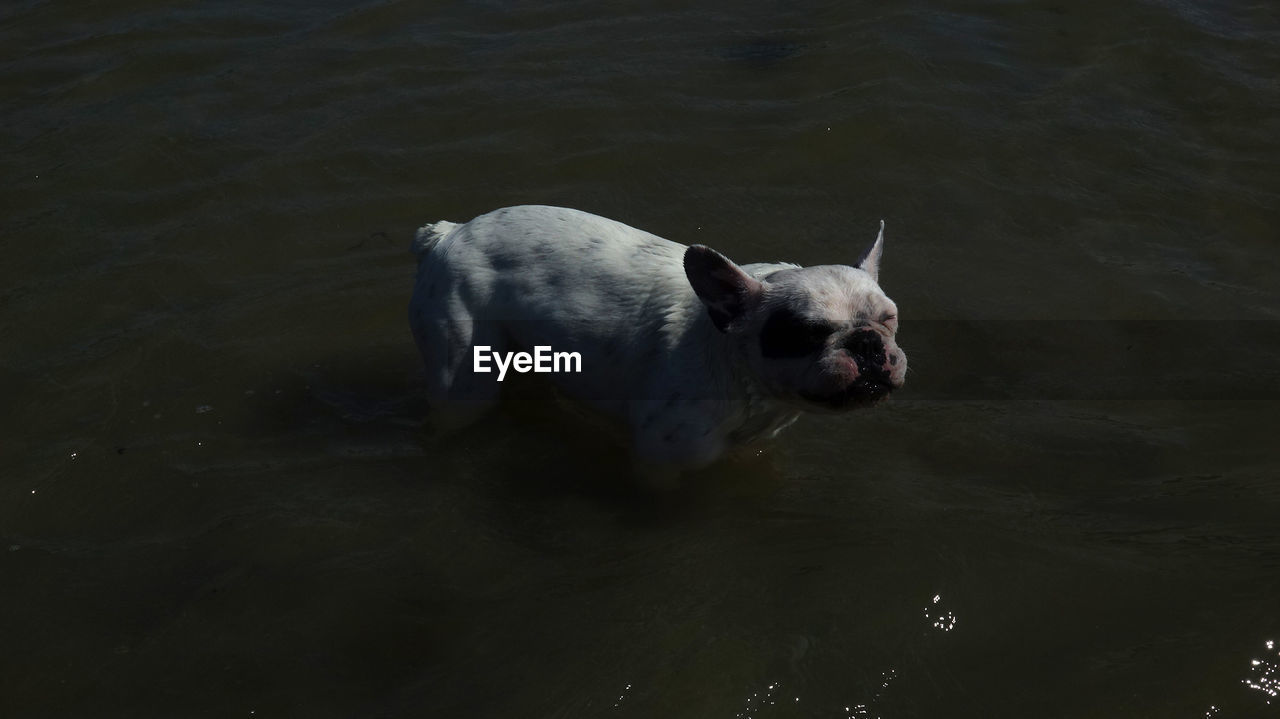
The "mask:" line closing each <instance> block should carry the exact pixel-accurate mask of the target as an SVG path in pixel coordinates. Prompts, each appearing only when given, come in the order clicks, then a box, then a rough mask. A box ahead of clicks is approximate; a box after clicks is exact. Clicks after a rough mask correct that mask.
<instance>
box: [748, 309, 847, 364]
mask: <svg viewBox="0 0 1280 719" xmlns="http://www.w3.org/2000/svg"><path fill="white" fill-rule="evenodd" d="M831 330H832V328H831V325H829V324H827V323H826V322H822V321H820V320H811V319H807V318H805V317H801V316H800V315H798V314H796V313H794V312H792V311H791V310H786V309H782V310H778V311H777V312H774V313H773V314H772V315H770V316H769V319H767V320H765V322H764V327H762V328H761V329H760V354H762V355H764V356H765V357H774V358H776V357H804V356H806V355H810V354H813V353H814V352H817V351H818V350H820V349H822V348H823V347H824V346H825V345H826V343H827V338H828V337H830V336H831Z"/></svg>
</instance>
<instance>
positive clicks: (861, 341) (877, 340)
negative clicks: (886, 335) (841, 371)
mask: <svg viewBox="0 0 1280 719" xmlns="http://www.w3.org/2000/svg"><path fill="white" fill-rule="evenodd" d="M844 348H845V350H847V351H848V352H849V355H850V356H851V357H853V361H854V362H856V363H857V364H858V374H859V375H860V376H862V377H864V378H866V379H869V380H875V381H877V382H883V383H885V384H888V383H889V370H888V369H887V367H886V363H887V360H886V358H885V351H884V339H883V338H881V337H880V335H878V334H876V333H875V332H874V331H872V330H857V331H855V332H853V333H852V334H850V335H849V338H848V339H846V340H845V342H844Z"/></svg>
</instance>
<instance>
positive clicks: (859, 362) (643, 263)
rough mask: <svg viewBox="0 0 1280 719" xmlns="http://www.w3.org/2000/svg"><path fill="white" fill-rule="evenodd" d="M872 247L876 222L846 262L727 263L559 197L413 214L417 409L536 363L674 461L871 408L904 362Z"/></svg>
mask: <svg viewBox="0 0 1280 719" xmlns="http://www.w3.org/2000/svg"><path fill="white" fill-rule="evenodd" d="M883 245H884V223H883V222H882V223H881V224H880V235H879V236H878V237H877V238H876V240H875V243H874V244H873V245H872V246H871V248H870V249H869V250H868V251H867V252H866V253H865V254H864V255H863V257H862V258H861V259H860V260H858V261H857V262H855V263H854V266H849V265H818V266H814V267H799V266H797V265H793V264H786V263H772V264H764V263H762V264H748V265H742V266H739V265H736V264H734V263H733V262H731V261H730V260H729V259H728V258H726V257H725V256H723V255H721V254H720V253H718V252H716V251H715V250H712V249H711V248H709V247H704V246H702V245H693V246H691V247H686V246H684V245H680V244H677V243H675V242H671V241H669V240H664V239H662V238H661V237H657V236H655V235H651V234H649V233H647V232H643V231H641V230H637V229H635V228H633V227H628V226H627V225H624V224H622V223H619V222H614V221H613V220H608V219H605V218H603V217H598V216H596V215H591V214H588V213H585V212H580V211H578V210H570V209H565V208H560V207H545V206H521V207H508V208H505V209H501V210H496V211H494V212H490V213H488V214H486V215H481V216H480V217H477V218H475V219H474V220H471V221H470V222H468V223H466V224H463V225H458V224H454V223H452V222H437V223H434V224H430V225H426V226H425V227H423V228H421V229H420V230H418V233H417V237H416V239H415V240H414V243H413V251H414V253H416V254H417V256H418V276H417V282H416V284H415V287H414V292H413V299H412V300H411V301H410V304H409V319H410V324H411V326H412V328H413V335H414V339H415V340H416V341H417V344H418V349H419V351H420V352H421V353H422V358H423V361H424V362H425V363H426V370H427V391H428V395H429V400H430V402H431V405H432V412H433V417H434V419H435V421H436V422H438V423H441V424H444V425H449V426H457V425H460V424H465V423H467V422H469V421H471V420H473V419H475V418H476V417H478V416H479V414H480V413H482V412H483V411H485V410H486V409H488V408H490V407H491V406H492V405H493V404H494V403H495V402H496V401H497V400H498V395H499V390H500V389H501V387H502V384H501V382H500V381H499V377H500V376H501V375H500V374H499V372H498V371H497V370H502V372H505V371H506V370H507V369H510V368H512V367H514V368H515V369H516V370H517V371H526V370H527V369H529V368H530V367H533V368H534V369H536V370H537V371H544V370H547V369H550V370H552V371H553V374H551V377H552V381H553V382H554V383H555V384H556V385H557V386H558V387H559V388H560V389H561V390H562V391H563V392H564V393H565V394H567V395H569V396H570V397H573V398H575V399H577V400H578V401H580V402H582V403H585V404H587V405H588V406H590V407H594V408H595V409H597V410H600V411H601V412H603V413H605V414H606V415H609V416H611V417H613V418H615V419H617V420H620V421H621V422H622V423H623V425H624V428H626V429H627V431H628V432H629V433H630V435H631V438H632V441H633V448H634V450H635V453H636V455H637V457H638V458H639V459H641V460H643V461H645V462H647V463H652V464H655V465H659V466H668V467H677V468H690V467H698V466H702V465H705V464H708V463H710V462H712V461H714V460H715V459H717V458H718V457H720V456H721V455H722V454H723V453H724V452H725V451H726V450H727V449H730V448H732V447H734V446H737V445H741V444H745V443H748V442H752V441H755V440H758V439H766V438H772V437H773V436H774V435H776V434H777V433H778V432H779V431H780V430H782V429H783V428H784V427H786V426H787V425H788V424H790V423H791V422H793V421H794V420H795V419H796V417H797V416H798V415H799V412H800V411H801V410H804V409H816V410H828V411H830V410H845V409H851V408H854V407H859V406H863V405H868V404H871V403H873V402H875V401H877V400H879V399H881V398H883V397H885V396H886V395H887V394H888V393H889V392H890V391H891V390H893V389H897V388H898V387H901V386H902V382H903V378H904V376H905V374H906V371H907V359H906V355H905V354H903V352H902V350H901V349H900V348H899V347H898V346H897V343H896V342H895V339H894V335H895V333H896V332H897V329H898V318H897V314H898V311H897V307H896V306H895V305H894V303H893V301H891V300H890V299H889V298H888V297H886V296H885V294H884V292H883V291H881V289H880V286H879V284H878V283H877V274H878V270H879V265H880V255H881V251H882V249H883ZM517 349H519V350H525V351H526V352H533V354H532V355H525V356H523V357H521V356H519V355H514V359H512V358H513V355H512V354H510V353H511V351H512V350H517ZM575 353H576V355H577V356H578V357H579V363H578V366H576V367H574V366H572V363H570V362H569V361H568V360H569V359H570V358H571V356H572V355H573V354H575ZM504 358H505V359H506V364H505V366H504V365H503V364H502V363H503V359H504ZM552 359H555V362H553V361H552ZM560 359H565V360H566V362H565V363H563V364H562V363H560V362H559V360H560ZM556 365H559V366H556ZM522 368H523V369H522ZM485 369H488V370H489V371H483V370H485ZM556 370H558V372H557V371H556ZM574 370H578V371H574Z"/></svg>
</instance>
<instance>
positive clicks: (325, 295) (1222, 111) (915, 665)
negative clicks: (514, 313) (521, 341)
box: [0, 0, 1280, 719]
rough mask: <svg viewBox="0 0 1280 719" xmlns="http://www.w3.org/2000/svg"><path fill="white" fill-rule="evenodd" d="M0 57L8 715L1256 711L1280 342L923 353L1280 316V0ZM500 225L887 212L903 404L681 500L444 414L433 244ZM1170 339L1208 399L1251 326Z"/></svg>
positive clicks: (604, 17)
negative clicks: (1172, 367)
mask: <svg viewBox="0 0 1280 719" xmlns="http://www.w3.org/2000/svg"><path fill="white" fill-rule="evenodd" d="M0 48H2V49H0V97H2V98H4V99H3V100H0V103H2V107H3V113H2V115H0V143H3V145H2V146H3V150H4V151H3V153H2V155H0V157H2V158H3V159H0V167H2V168H3V170H4V176H5V178H6V182H5V191H4V192H3V193H0V233H2V234H0V237H3V245H2V246H3V251H4V260H3V262H0V273H2V274H0V332H2V334H3V337H4V340H3V349H2V350H0V387H3V389H4V397H5V398H6V408H7V410H6V411H5V412H4V413H2V414H0V423H3V424H0V437H3V439H0V468H2V471H0V497H3V499H2V500H0V544H2V545H3V547H2V548H3V550H4V551H3V552H0V577H2V578H3V586H4V589H3V591H0V636H2V637H3V641H0V714H3V715H4V716H12V717H42V718H43V717H71V716H130V717H137V716H157V717H159V716H313V717H316V716H335V717H351V716H440V717H471V716H475V717H481V716H484V717H488V716H507V715H511V716H516V715H518V716H537V717H584V716H605V715H610V716H612V715H617V716H631V717H655V716H672V717H700V718H703V717H723V718H725V719H730V718H731V717H760V718H762V719H763V718H765V717H824V718H835V717H848V716H854V717H874V716H879V717H884V719H900V718H904V717H937V716H946V717H1025V716H1041V717H1059V716H1060V717H1091V716H1116V717H1161V718H1163V717H1215V718H1220V719H1226V718H1228V717H1264V716H1276V715H1280V700H1277V698H1276V697H1275V693H1276V690H1277V684H1276V676H1277V672H1278V671H1280V652H1277V650H1276V645H1275V642H1276V641H1280V617H1278V616H1277V614H1276V607H1277V601H1276V597H1277V595H1278V594H1280V530H1278V529H1277V522H1276V517H1277V511H1278V510H1280V453H1278V452H1277V450H1276V445H1275V441H1274V437H1275V435H1276V431H1277V428H1278V425H1280V422H1277V420H1276V417H1277V416H1278V415H1277V412H1276V410H1277V407H1276V400H1277V394H1276V393H1275V387H1276V385H1275V384H1274V377H1275V375H1274V367H1273V366H1264V364H1254V365H1252V366H1250V365H1247V364H1246V365H1245V366H1244V367H1242V368H1237V369H1238V372H1234V373H1233V378H1232V379H1231V383H1230V384H1231V386H1232V387H1233V388H1234V390H1233V393H1232V394H1231V396H1230V397H1227V398H1225V399H1221V400H1214V399H1205V398H1204V395H1203V394H1202V393H1197V392H1190V391H1188V392H1185V393H1184V392H1182V391H1181V390H1180V389H1178V388H1176V387H1175V388H1173V389H1169V388H1164V389H1161V390H1160V391H1158V392H1155V393H1150V392H1148V393H1138V394H1136V395H1129V394H1125V393H1124V392H1122V391H1121V392H1118V393H1108V392H1102V393H1101V396H1094V395H1093V394H1090V393H1088V392H1082V393H1081V394H1080V395H1072V394H1071V393H1067V394H1066V395H1063V394H1061V393H1058V394H1052V395H1047V394H1046V395H1039V394H1036V393H1035V392H1034V391H1028V392H1027V393H1026V394H1018V393H1014V394H1013V395H1012V396H1011V397H1010V396H1004V395H1000V394H999V393H995V392H983V391H970V392H964V393H959V394H958V396H951V395H947V394H946V393H945V392H943V391H942V390H944V389H945V388H946V387H947V386H948V385H949V384H950V383H951V382H952V381H953V380H955V381H959V380H968V381H970V382H971V384H969V385H966V386H967V387H979V388H982V387H988V389H989V388H990V387H989V385H992V384H997V385H998V384H1000V382H999V375H998V374H993V376H994V377H995V378H996V380H995V381H989V382H987V383H986V384H985V385H984V384H983V383H982V382H978V383H976V384H973V383H972V379H973V378H972V377H971V376H962V374H963V373H962V372H961V370H960V368H963V372H964V373H973V372H978V373H981V372H982V368H983V366H984V364H983V362H980V361H975V359H974V356H973V354H972V352H973V347H974V345H975V344H976V343H974V342H969V343H967V344H964V345H959V346H962V347H963V348H964V354H963V355H962V356H959V357H957V356H955V355H956V354H958V353H957V352H956V351H955V347H956V346H957V345H953V344H951V343H950V342H946V341H944V340H943V339H940V338H943V337H945V336H946V335H945V333H940V332H937V331H929V330H928V329H927V328H929V327H936V326H938V325H937V324H936V322H937V321H943V320H945V321H961V322H969V323H981V322H987V321H994V320H1001V321H1014V322H1016V323H1017V324H1016V325H1014V326H1016V327H1022V328H1024V329H1023V330H1022V331H1023V332H1025V333H1026V334H1027V336H1028V338H1029V339H1028V341H1029V343H1031V344H1033V345H1034V346H1036V347H1044V346H1049V347H1052V346H1057V345H1055V343H1054V341H1053V340H1055V338H1054V337H1051V336H1049V335H1050V334H1051V333H1057V332H1059V331H1061V330H1060V328H1062V327H1068V328H1070V327H1071V326H1073V323H1076V324H1078V323H1079V321H1088V322H1093V321H1096V320H1108V321H1109V320H1141V321H1152V320H1157V321H1169V326H1170V327H1174V328H1177V327H1181V326H1185V325H1181V324H1179V322H1177V321H1190V320H1194V321H1195V323H1194V324H1192V325H1190V326H1192V327H1198V328H1202V329H1203V328H1204V327H1210V328H1216V327H1220V326H1228V327H1231V326H1234V327H1236V328H1237V330H1239V328H1240V327H1247V326H1248V325H1238V324H1237V325H1231V324H1229V323H1232V322H1235V321H1239V320H1247V321H1250V322H1255V323H1259V324H1257V325H1256V326H1258V327H1265V328H1271V327H1273V326H1274V325H1272V324H1271V323H1273V322H1274V321H1275V320H1276V319H1278V314H1280V296H1278V291H1277V283H1276V282H1275V279H1274V278H1275V277H1276V276H1277V271H1278V270H1280V247H1278V246H1277V234H1276V229H1275V228H1276V227H1277V226H1280V168H1278V167H1277V161H1278V160H1280V140H1278V139H1277V138H1280V82H1278V81H1277V80H1276V78H1277V77H1280V13H1278V12H1277V10H1276V9H1275V6H1274V5H1272V4H1268V3H1262V2H1237V1H1228V2H1219V3H1211V4H1204V3H1183V2H1132V1H1126V2H1120V3H1099V2H1086V3H1070V4H1059V3H1053V2H995V1H988V2H961V3H951V4H945V5H944V4H934V3H925V2H898V1H894V2H882V3H848V2H845V3H828V4H819V3H801V4H793V3H779V2H764V3H754V4H751V5H750V6H749V7H742V6H741V5H740V4H714V3H702V4H700V5H699V7H698V8H697V9H688V8H686V7H684V6H683V5H682V4H677V3H653V4H645V3H636V2H624V3H615V4H611V5H610V6H609V7H608V8H604V7H603V6H601V5H600V4H598V3H585V2H555V3H540V4H517V3H498V2H489V3H480V2H477V3H468V4H440V6H439V7H433V8H429V7H422V6H419V5H416V4H411V3H399V2H366V3H352V4H348V5H342V4H339V3H332V2H321V3H273V4H269V6H261V4H255V3H244V2H237V1H234V0H232V1H229V2H223V3H217V4H190V3H187V4H176V3H175V4H173V5H172V6H161V5H158V4H154V3H144V2H137V1H136V0H135V1H133V2H128V1H123V2H115V3H96V4H71V5H68V4H66V3H49V2H31V1H25V2H24V1H15V2H11V3H9V4H7V5H6V6H5V7H4V9H2V10H0ZM523 202H538V203H548V204H560V205H567V206H572V207H578V208H582V209H586V210H590V211H593V212H596V213H598V214H602V215H606V216H609V217H612V218H615V219H619V220H622V221H624V222H628V223H630V224H633V225H635V226H638V227H641V228H644V229H646V230H649V231H652V232H655V233H658V234H661V235H664V236H666V237H670V238H672V239H675V240H677V241H682V242H686V243H689V242H703V243H706V244H710V245H712V246H715V247H717V248H718V249H721V250H722V251H725V252H726V253H728V254H729V255H730V256H732V257H735V258H737V259H740V260H742V261H753V260H775V259H785V260H792V261H797V262H802V263H818V262H833V261H840V260H841V259H843V258H847V259H852V258H853V257H856V255H857V253H858V252H859V251H861V249H862V248H863V247H864V245H865V243H866V242H867V241H868V240H870V239H871V238H872V237H873V236H874V232H875V229H876V227H877V223H878V220H879V219H880V218H884V219H885V220H886V221H887V247H886V254H885V259H884V264H883V267H882V274H881V276H882V283H883V284H884V286H885V288H886V289H887V290H888V292H889V294H890V295H891V296H892V297H893V298H894V299H895V300H896V301H897V303H898V305H899V306H900V308H901V311H902V316H903V320H902V330H901V334H900V338H901V340H902V344H903V346H904V347H905V348H906V350H907V352H908V353H909V354H910V356H911V362H912V365H911V366H912V372H913V373H914V375H915V378H913V379H909V380H908V385H907V389H906V390H904V391H903V393H902V394H901V395H900V396H899V397H897V398H895V400H894V401H893V402H892V403H890V404H888V405H886V406H883V407H879V408H876V409H874V410H872V411H870V412H867V413H861V414H855V415H848V416H839V417H819V416H812V417H807V418H805V419H804V420H802V421H801V422H800V423H799V424H798V425H797V426H795V427H793V428H792V429H791V430H790V431H789V432H788V433H787V434H786V435H784V436H783V438H782V440H781V441H780V442H779V443H778V445H777V446H776V447H775V448H774V449H773V450H772V451H771V452H770V453H769V454H768V455H767V456H765V457H761V458H755V459H751V460H742V461H736V462H730V463H726V464H723V465H720V466H718V467H716V468H714V469H712V470H710V471H708V472H706V473H703V475H701V476H699V477H698V478H697V481H696V482H695V484H694V486H692V487H691V488H689V489H688V490H686V491H684V492H682V493H679V494H677V495H674V496H669V497H651V496H645V495H641V494H637V493H636V492H634V491H631V490H629V489H627V488H625V486H624V485H623V484H622V483H621V482H620V481H619V478H618V475H619V473H620V468H621V467H622V466H624V464H625V457H624V455H623V454H622V453H621V452H620V451H619V450H618V449H616V448H615V447H613V446H611V445H610V444H609V443H608V441H607V439H606V438H605V437H604V436H602V435H600V434H598V433H596V432H595V431H593V429H592V428H590V427H584V426H581V425H579V424H576V423H575V422H576V420H574V419H572V418H568V419H567V418H566V416H565V415H564V414H562V413H560V412H558V411H557V410H555V409H554V408H545V407H541V406H536V405H531V404H529V403H523V404H519V403H517V404H513V405H510V406H508V407H507V408H506V410H504V411H503V412H502V413H500V414H499V415H497V416H495V417H493V418H492V419H490V420H488V421H486V422H485V423H483V424H482V425H480V426H478V427H476V428H475V429H474V430H472V431H469V432H465V433H463V434H461V435H459V436H456V437H452V438H447V439H441V438H437V437H431V436H429V435H427V434H426V433H424V432H423V431H422V430H421V428H420V426H419V422H420V420H421V418H422V416H423V413H424V411H425V407H424V405H423V403H422V401H421V399H420V396H421V395H420V393H421V380H420V376H419V372H420V370H419V366H418V360H417V357H416V355H415V351H414V349H413V347H412V342H411V340H410V337H409V334H408V329H407V322H406V320H405V311H404V310H405V304H406V302H407V299H408V296H409V292H410V285H411V278H412V272H413V266H412V261H411V258H410V256H409V255H408V252H407V246H408V240H409V237H410V235H411V232H412V229H413V228H414V227H416V226H418V225H420V224H422V223H423V222H426V221H434V220H439V219H452V220H458V221H463V220H466V219H469V218H470V217H473V216H474V215H476V214H478V213H480V212H483V211H486V210H489V209H493V208H495V207H499V206H503V205H508V204H515V203H523ZM1043 320H1055V322H1041V321H1043ZM913 322H914V323H915V326H916V327H918V328H920V329H918V330H916V334H915V335H914V338H913V330H912V327H913ZM931 322H933V323H935V324H930V323H931ZM1223 323H1227V324H1223ZM1090 326H1093V325H1090ZM1105 326H1106V327H1113V326H1112V325H1105ZM1055 328H1056V329H1055ZM1173 331H1174V332H1175V333H1176V332H1178V330H1176V329H1175V330H1173ZM1270 331H1271V333H1272V334H1274V330H1270ZM1186 334H1187V342H1188V343H1190V344H1191V345H1192V346H1194V347H1197V348H1198V349H1199V350H1200V352H1199V353H1198V354H1196V355H1195V357H1196V360H1195V361H1194V362H1190V361H1189V363H1188V369H1191V368H1195V369H1198V370H1199V371H1200V372H1201V376H1202V378H1203V379H1202V381H1203V383H1204V384H1205V385H1208V386H1211V387H1212V386H1214V385H1215V383H1216V382H1217V381H1219V378H1216V377H1215V376H1214V375H1215V370H1216V369H1217V368H1218V367H1220V366H1222V365H1221V364H1220V363H1221V362H1224V361H1229V360H1230V358H1231V357H1235V356H1236V348H1234V347H1233V346H1232V344H1230V343H1221V342H1208V341H1205V339H1204V338H1205V337H1206V336H1208V337H1210V338H1219V337H1238V336H1239V335H1240V332H1239V331H1236V332H1225V333H1223V334H1221V335H1219V334H1214V333H1213V332H1209V334H1208V335H1204V334H1202V333H1200V332H1190V331H1188V332H1186ZM1103 336H1107V335H1106V334H1105V333H1104V334H1103ZM1056 341H1057V343H1058V345H1061V344H1062V343H1061V339H1060V338H1057V340H1056ZM1245 342H1246V343H1247V337H1246V339H1245ZM1202 345H1203V346H1202ZM1268 347H1269V345H1268ZM1268 347H1263V348H1261V349H1262V350H1267V351H1270V350H1269V349H1268ZM1245 349H1249V350H1250V351H1254V350H1258V348H1253V347H1250V348H1245ZM1259 351H1261V350H1259ZM1015 356H1016V355H1015ZM1029 356H1034V353H1033V354H1032V355H1029ZM1249 356H1260V357H1267V356H1274V355H1267V354H1266V352H1265V351H1261V354H1258V353H1256V352H1255V354H1252V355H1249ZM1003 357H1006V356H1005V355H1004V354H1003V353H999V356H997V357H995V360H1001V359H1002V358H1003ZM1021 364H1022V363H1021V361H1014V360H1012V359H1009V360H1007V361H1004V362H1003V363H1002V364H1001V363H998V366H999V367H1000V368H1001V369H1002V370H1007V369H1009V368H1010V367H1013V368H1014V369H1017V368H1018V367H1019V366H1020V365H1021ZM1081 365H1082V366H1081V367H1080V386H1081V387H1082V388H1083V387H1088V386H1091V385H1092V383H1094V382H1095V381H1096V376H1097V375H1098V374H1099V373H1101V374H1105V368H1100V367H1098V366H1096V365H1093V366H1091V365H1090V364H1087V363H1083V362H1082V363H1081ZM1239 372H1243V373H1244V374H1243V375H1241V374H1239ZM1268 373H1270V374H1268ZM1191 375H1192V376H1193V377H1194V376H1195V373H1194V372H1191ZM1242 377H1243V379H1241V378H1242ZM1266 382H1272V384H1269V385H1267V384H1266ZM1251 383H1259V384H1260V385H1265V388H1266V391H1260V393H1259V397H1261V399H1251V398H1250V397H1249V396H1248V394H1247V391H1245V392H1243V393H1242V392H1241V389H1240V388H1242V387H1243V388H1246V390H1247V388H1248V387H1249V386H1250V385H1251ZM1188 384H1189V385H1196V384H1199V383H1198V382H1196V381H1195V380H1194V379H1192V380H1190V381H1189V382H1188ZM1029 386H1033V387H1034V383H1033V385H1029ZM913 389H914V391H915V394H913V393H912V392H913Z"/></svg>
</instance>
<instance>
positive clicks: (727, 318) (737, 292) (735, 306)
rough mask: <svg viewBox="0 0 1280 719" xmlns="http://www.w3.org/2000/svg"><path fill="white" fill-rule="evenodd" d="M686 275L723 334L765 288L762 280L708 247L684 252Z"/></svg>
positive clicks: (694, 247) (713, 321)
mask: <svg viewBox="0 0 1280 719" xmlns="http://www.w3.org/2000/svg"><path fill="white" fill-rule="evenodd" d="M684 274H685V276H686V277H688V278H689V284H690V285H693V291H694V292H695V293H697V295H698V299H700V300H702V304H704V305H706V306H707V314H709V315H711V321H712V323H714V324H715V326H716V329H718V330H720V331H721V332H728V331H729V327H730V326H731V325H732V324H733V323H734V321H736V320H737V319H739V318H741V317H742V316H743V315H744V314H746V312H747V310H748V309H750V307H751V305H752V304H753V303H754V302H755V301H756V299H758V298H759V296H760V292H761V290H762V289H763V286H762V285H761V284H760V281H759V280H757V279H756V278H754V277H752V276H751V275H748V274H747V273H746V272H744V271H743V269H742V268H741V267H739V266H737V265H735V264H734V263H733V262H732V261H731V260H730V259H729V258H728V257H725V256H724V255H722V254H720V253H719V252H716V251H715V250H713V249H711V248H710V247H707V246H706V245H693V246H691V247H690V248H689V249H687V250H685V251H684Z"/></svg>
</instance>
